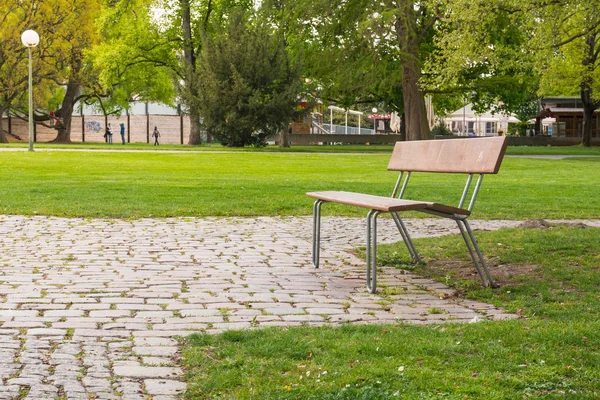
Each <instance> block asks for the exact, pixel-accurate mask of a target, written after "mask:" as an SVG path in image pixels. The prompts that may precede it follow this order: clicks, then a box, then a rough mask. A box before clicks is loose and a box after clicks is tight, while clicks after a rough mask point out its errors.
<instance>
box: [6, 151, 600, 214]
mask: <svg viewBox="0 0 600 400" xmlns="http://www.w3.org/2000/svg"><path fill="white" fill-rule="evenodd" d="M330 147H331V146H330ZM388 159H389V154H388V153H383V154H348V153H346V154H322V153H280V152H272V153H269V152H173V153H154V152H153V153H130V152H113V153H107V152H79V151H77V152H46V151H36V152H33V153H30V152H1V153H0V192H1V193H2V196H0V213H3V214H24V215H35V214H40V215H56V216H69V217H75V216H78V217H119V218H140V217H150V216H152V217H172V216H256V215H283V216H285V215H310V213H311V204H312V201H311V200H310V199H309V198H307V197H306V196H305V193H306V192H307V191H315V190H347V191H359V192H364V193H371V194H378V195H389V194H390V193H391V189H392V187H393V185H394V183H395V180H396V178H397V173H395V172H388V171H387V170H386V166H387V162H388ZM599 167H600V158H573V159H565V160H548V159H530V158H519V159H517V158H506V159H505V160H504V164H503V166H502V169H501V171H500V174H498V175H490V176H486V178H485V179H484V184H483V187H482V191H481V194H480V197H479V200H478V203H477V204H476V207H475V214H474V215H475V217H476V218H488V219H499V218H503V219H504V218H506V219H523V218H598V210H600V196H598V193H599V190H598V187H597V176H596V173H595V171H597V170H598V168H599ZM464 181H465V176H463V175H441V174H434V175H429V174H414V176H413V178H412V179H411V183H410V185H409V190H408V192H407V196H406V197H407V198H414V199H426V200H433V201H441V202H445V203H448V202H450V203H455V204H456V203H458V200H459V198H460V195H461V190H462V187H463V185H464ZM324 213H325V215H348V216H363V215H364V214H365V213H364V211H363V210H358V209H354V208H347V207H341V206H333V205H330V206H327V207H325V209H324Z"/></svg>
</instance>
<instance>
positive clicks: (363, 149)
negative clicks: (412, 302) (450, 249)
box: [0, 142, 600, 156]
mask: <svg viewBox="0 0 600 400" xmlns="http://www.w3.org/2000/svg"><path fill="white" fill-rule="evenodd" d="M28 146H29V145H28V143H0V148H27V147H28ZM392 148H393V145H368V146H367V145H361V144H353V145H323V146H318V145H314V146H309V145H292V146H291V147H289V148H282V147H279V146H277V145H269V146H267V147H259V148H254V147H245V148H232V147H224V146H221V145H220V144H218V143H212V144H206V143H204V144H202V145H201V146H188V145H180V144H161V145H160V146H158V147H156V146H153V145H152V144H148V143H127V144H126V145H124V146H123V145H121V144H120V143H117V142H115V143H114V144H113V145H108V144H106V143H97V142H86V143H80V142H74V143H70V144H54V143H35V144H34V149H69V150H77V149H85V150H111V151H120V150H148V151H150V150H151V151H166V150H168V151H174V150H177V151H191V152H215V151H217V152H222V151H227V152H250V153H272V152H275V153H386V154H389V153H391V151H392ZM506 154H509V155H577V156H583V155H592V156H600V147H597V146H596V147H583V146H581V145H576V146H550V147H549V146H509V147H508V149H507V151H506Z"/></svg>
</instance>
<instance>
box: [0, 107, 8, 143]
mask: <svg viewBox="0 0 600 400" xmlns="http://www.w3.org/2000/svg"><path fill="white" fill-rule="evenodd" d="M5 111H6V109H4V108H2V107H0V143H8V138H7V137H6V133H5V132H4V120H3V119H2V117H3V116H4V112H5Z"/></svg>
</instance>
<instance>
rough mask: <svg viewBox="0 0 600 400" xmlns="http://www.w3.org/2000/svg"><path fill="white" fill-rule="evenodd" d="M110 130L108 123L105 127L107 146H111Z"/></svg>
mask: <svg viewBox="0 0 600 400" xmlns="http://www.w3.org/2000/svg"><path fill="white" fill-rule="evenodd" d="M112 135H113V134H112V128H111V126H110V122H109V123H108V124H107V125H106V141H107V142H108V144H112Z"/></svg>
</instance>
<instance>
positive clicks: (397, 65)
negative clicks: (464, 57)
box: [294, 0, 442, 140]
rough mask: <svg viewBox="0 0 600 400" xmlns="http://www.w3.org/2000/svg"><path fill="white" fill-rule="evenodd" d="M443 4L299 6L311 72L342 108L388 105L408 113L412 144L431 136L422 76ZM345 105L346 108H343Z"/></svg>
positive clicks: (311, 0)
mask: <svg viewBox="0 0 600 400" xmlns="http://www.w3.org/2000/svg"><path fill="white" fill-rule="evenodd" d="M441 5H442V2H441V1H436V0H428V1H395V0H386V1H381V2H372V1H369V0H347V1H345V0H336V1H326V0H307V1H303V2H296V3H295V5H294V9H295V14H294V15H295V17H296V18H297V19H298V20H299V21H300V22H299V23H298V24H297V25H296V27H297V29H298V31H299V32H300V33H299V35H300V36H301V37H302V42H303V44H299V46H302V45H305V46H307V48H308V49H309V51H308V52H307V60H306V64H307V68H308V71H309V74H310V77H311V78H313V79H315V80H316V81H317V82H318V83H319V84H320V86H321V87H322V88H323V89H324V93H325V96H327V95H328V94H329V95H331V97H334V98H336V99H338V100H341V102H342V103H351V102H354V103H356V102H363V101H365V100H366V101H372V102H384V103H385V104H386V105H388V106H389V107H391V108H393V109H395V110H397V111H400V112H404V114H405V123H406V132H407V139H408V140H419V139H426V138H428V137H429V136H430V132H429V124H428V122H427V115H426V111H425V91H424V90H423V89H422V88H421V85H420V80H421V71H422V67H423V63H424V61H425V60H426V59H427V57H428V55H429V53H430V51H431V40H432V38H433V37H434V36H435V34H436V30H437V21H438V18H439V14H440V12H441V11H440V10H441ZM343 105H346V106H347V104H343Z"/></svg>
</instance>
